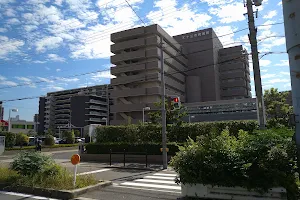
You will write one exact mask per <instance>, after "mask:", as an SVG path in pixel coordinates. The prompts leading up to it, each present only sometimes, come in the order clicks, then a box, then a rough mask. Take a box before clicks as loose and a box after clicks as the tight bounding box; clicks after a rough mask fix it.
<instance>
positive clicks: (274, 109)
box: [264, 88, 293, 119]
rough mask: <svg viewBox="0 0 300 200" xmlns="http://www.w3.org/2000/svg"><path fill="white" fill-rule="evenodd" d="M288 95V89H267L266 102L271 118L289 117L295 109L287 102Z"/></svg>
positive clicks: (267, 111) (268, 114)
mask: <svg viewBox="0 0 300 200" xmlns="http://www.w3.org/2000/svg"><path fill="white" fill-rule="evenodd" d="M288 95H289V92H288V91H286V92H278V89H277V88H271V89H269V90H265V94H264V102H265V107H266V114H267V116H268V117H269V118H275V119H279V118H288V116H289V115H290V114H291V113H292V110H293V107H292V106H290V105H289V104H287V103H286V102H287V97H288Z"/></svg>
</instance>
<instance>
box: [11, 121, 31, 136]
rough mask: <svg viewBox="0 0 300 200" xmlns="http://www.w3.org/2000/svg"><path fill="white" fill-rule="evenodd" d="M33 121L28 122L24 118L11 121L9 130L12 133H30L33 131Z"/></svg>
mask: <svg viewBox="0 0 300 200" xmlns="http://www.w3.org/2000/svg"><path fill="white" fill-rule="evenodd" d="M35 126H36V123H35V122H28V121H25V120H21V121H11V129H10V132H12V133H25V134H27V133H30V132H32V133H33V132H35Z"/></svg>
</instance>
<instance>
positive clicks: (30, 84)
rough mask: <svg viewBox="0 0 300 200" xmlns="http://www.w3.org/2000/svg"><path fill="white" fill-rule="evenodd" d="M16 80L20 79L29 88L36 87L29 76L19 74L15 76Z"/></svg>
mask: <svg viewBox="0 0 300 200" xmlns="http://www.w3.org/2000/svg"><path fill="white" fill-rule="evenodd" d="M15 78H16V79H17V80H19V81H22V82H23V83H24V84H26V85H27V86H29V87H31V88H36V85H35V84H34V83H33V82H32V80H31V79H30V78H27V77H21V76H16V77H15Z"/></svg>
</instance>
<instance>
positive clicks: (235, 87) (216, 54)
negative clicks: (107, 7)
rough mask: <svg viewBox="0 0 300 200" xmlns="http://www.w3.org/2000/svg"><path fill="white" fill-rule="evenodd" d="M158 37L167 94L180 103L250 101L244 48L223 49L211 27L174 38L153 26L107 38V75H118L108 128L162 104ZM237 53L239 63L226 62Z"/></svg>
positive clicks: (132, 120) (132, 121)
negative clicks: (179, 100)
mask: <svg viewBox="0 0 300 200" xmlns="http://www.w3.org/2000/svg"><path fill="white" fill-rule="evenodd" d="M160 37H162V38H163V52H164V70H165V79H166V95H177V96H180V98H181V101H182V102H183V103H197V102H208V101H219V100H221V99H223V100H224V99H238V98H249V97H251V92H250V90H251V87H250V84H249V83H250V77H249V63H248V60H247V59H246V58H245V57H247V55H244V54H245V52H244V50H243V48H242V46H237V47H233V48H226V49H224V48H223V45H222V43H221V42H220V40H219V39H218V37H217V35H216V33H215V32H214V30H213V29H211V28H209V29H205V30H200V31H195V32H191V33H186V34H182V35H177V36H174V37H172V36H170V35H169V34H168V33H166V32H165V31H164V30H163V29H162V28H161V27H160V26H158V25H156V24H155V25H150V26H146V27H138V28H134V29H129V30H125V31H121V32H117V33H113V34H112V35H111V41H112V42H113V43H114V44H113V45H111V52H112V53H113V54H114V55H113V56H111V63H112V64H114V65H115V66H114V67H112V68H111V74H112V75H115V76H116V78H114V79H112V80H111V85H112V87H113V88H114V90H113V91H112V93H111V98H112V99H114V105H113V106H112V107H111V112H112V113H113V115H114V119H113V120H112V123H111V124H112V125H118V124H127V123H138V122H139V121H141V120H142V110H143V108H145V107H150V108H151V110H157V109H159V108H157V107H156V106H155V103H156V102H159V101H160V100H161V75H160V71H161V64H160V60H161V56H160V52H161V50H160V49H161V44H160ZM237 55H238V57H240V60H235V63H233V62H229V61H232V60H233V58H234V57H236V56H237ZM225 61H226V63H225ZM231 69H234V70H237V72H236V73H231ZM239 70H240V71H239ZM232 79H234V81H232ZM146 116H147V115H146ZM146 120H147V119H146Z"/></svg>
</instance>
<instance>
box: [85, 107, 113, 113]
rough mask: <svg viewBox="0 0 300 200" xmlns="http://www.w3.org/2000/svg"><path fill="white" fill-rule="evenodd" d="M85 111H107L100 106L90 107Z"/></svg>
mask: <svg viewBox="0 0 300 200" xmlns="http://www.w3.org/2000/svg"><path fill="white" fill-rule="evenodd" d="M86 109H90V110H103V111H106V112H107V111H108V110H107V107H101V106H90V107H89V108H86Z"/></svg>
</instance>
